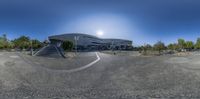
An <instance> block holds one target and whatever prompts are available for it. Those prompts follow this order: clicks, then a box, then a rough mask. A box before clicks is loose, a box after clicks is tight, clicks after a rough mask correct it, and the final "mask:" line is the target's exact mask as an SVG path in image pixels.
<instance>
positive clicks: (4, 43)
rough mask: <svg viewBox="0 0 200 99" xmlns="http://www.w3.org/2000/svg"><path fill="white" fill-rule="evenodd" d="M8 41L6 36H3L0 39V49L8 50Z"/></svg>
mask: <svg viewBox="0 0 200 99" xmlns="http://www.w3.org/2000/svg"><path fill="white" fill-rule="evenodd" d="M8 43H9V42H8V40H7V36H6V34H3V36H2V37H0V49H5V48H8Z"/></svg>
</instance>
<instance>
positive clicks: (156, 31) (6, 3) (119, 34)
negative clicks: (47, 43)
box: [0, 0, 200, 45]
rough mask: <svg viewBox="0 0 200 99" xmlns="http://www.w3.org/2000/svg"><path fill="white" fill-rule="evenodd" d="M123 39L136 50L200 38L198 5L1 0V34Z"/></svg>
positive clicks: (187, 0) (178, 0)
mask: <svg viewBox="0 0 200 99" xmlns="http://www.w3.org/2000/svg"><path fill="white" fill-rule="evenodd" d="M98 30H101V31H103V32H104V35H102V38H123V39H129V40H132V41H133V44H135V45H142V44H144V43H149V44H153V43H155V42H157V41H158V40H161V41H163V42H165V43H167V44H168V43H169V42H176V40H177V39H178V38H184V39H186V40H192V41H196V38H197V37H200V1H198V0H1V1H0V34H3V33H6V34H7V35H8V37H9V38H10V39H13V38H16V37H19V36H21V35H27V36H30V37H31V38H37V39H39V40H44V39H47V37H48V36H49V35H54V34H63V33H69V32H81V33H88V34H92V35H96V32H97V31H98Z"/></svg>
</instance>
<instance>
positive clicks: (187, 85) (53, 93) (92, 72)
mask: <svg viewBox="0 0 200 99" xmlns="http://www.w3.org/2000/svg"><path fill="white" fill-rule="evenodd" d="M98 55H99V57H100V60H99V61H98V62H96V63H95V64H93V65H92V66H90V67H88V68H85V69H83V70H80V71H77V72H67V71H68V70H70V69H74V68H80V67H81V66H85V65H87V64H89V63H91V62H93V61H95V60H96V58H97V57H96V55H95V53H92V52H91V53H84V54H83V55H82V56H83V57H81V56H80V57H81V58H80V59H79V58H78V57H77V60H79V64H78V66H77V64H72V63H73V62H71V63H70V61H69V63H68V62H65V64H66V65H63V64H58V63H56V62H55V60H56V61H59V62H62V61H63V60H62V61H61V60H59V59H43V58H42V59H41V57H31V56H28V55H24V54H21V53H15V52H0V98H1V99H134V98H200V95H199V94H198V93H199V92H200V75H199V74H198V72H199V70H198V66H200V65H199V64H198V63H196V64H194V63H191V62H192V61H186V62H185V63H184V62H181V63H180V62H174V61H172V60H174V59H175V60H176V61H177V60H181V59H183V57H175V58H174V56H154V57H153V56H152V57H142V56H117V55H109V54H104V53H99V52H98ZM85 57H88V58H85ZM89 57H90V58H89ZM36 58H37V59H36ZM177 58H180V59H177ZM184 58H186V59H188V60H194V59H196V60H197V59H200V56H195V57H193V56H189V57H184ZM81 59H84V60H81ZM39 60H40V61H39ZM41 60H42V61H41ZM43 60H45V62H46V61H47V60H48V64H45V62H44V61H43ZM72 60H76V59H72ZM184 60H185V59H184ZM196 60H194V61H193V62H196ZM65 61H68V59H65ZM36 62H38V63H36ZM50 63H51V64H54V65H51V66H49V64H50ZM41 64H43V65H41ZM69 64H71V65H69ZM53 66H55V67H56V66H58V67H56V68H55V67H53ZM64 66H66V67H64ZM68 66H71V67H70V68H68ZM72 66H74V67H72ZM192 67H195V70H193V69H192ZM199 68H200V67H199Z"/></svg>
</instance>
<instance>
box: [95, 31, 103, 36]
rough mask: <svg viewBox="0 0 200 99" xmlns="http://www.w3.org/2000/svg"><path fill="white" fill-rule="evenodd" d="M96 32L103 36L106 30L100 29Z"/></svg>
mask: <svg viewBox="0 0 200 99" xmlns="http://www.w3.org/2000/svg"><path fill="white" fill-rule="evenodd" d="M96 34H97V36H103V35H104V32H103V31H101V30H98V31H97V32H96Z"/></svg>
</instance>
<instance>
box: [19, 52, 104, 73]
mask: <svg viewBox="0 0 200 99" xmlns="http://www.w3.org/2000/svg"><path fill="white" fill-rule="evenodd" d="M95 55H96V57H97V59H96V60H94V61H93V62H91V63H89V64H87V65H84V66H82V67H79V68H75V69H70V70H52V69H49V68H45V67H43V66H41V67H43V68H45V69H47V70H50V71H58V72H67V73H72V72H78V71H81V70H84V69H86V68H89V67H91V66H93V65H94V64H95V63H97V62H98V61H100V60H101V58H100V57H99V55H98V53H97V52H95ZM20 56H21V55H20ZM21 58H22V59H23V60H24V61H25V62H27V63H29V64H30V65H32V66H34V64H32V62H30V61H29V60H28V59H26V58H24V57H23V56H21Z"/></svg>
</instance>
